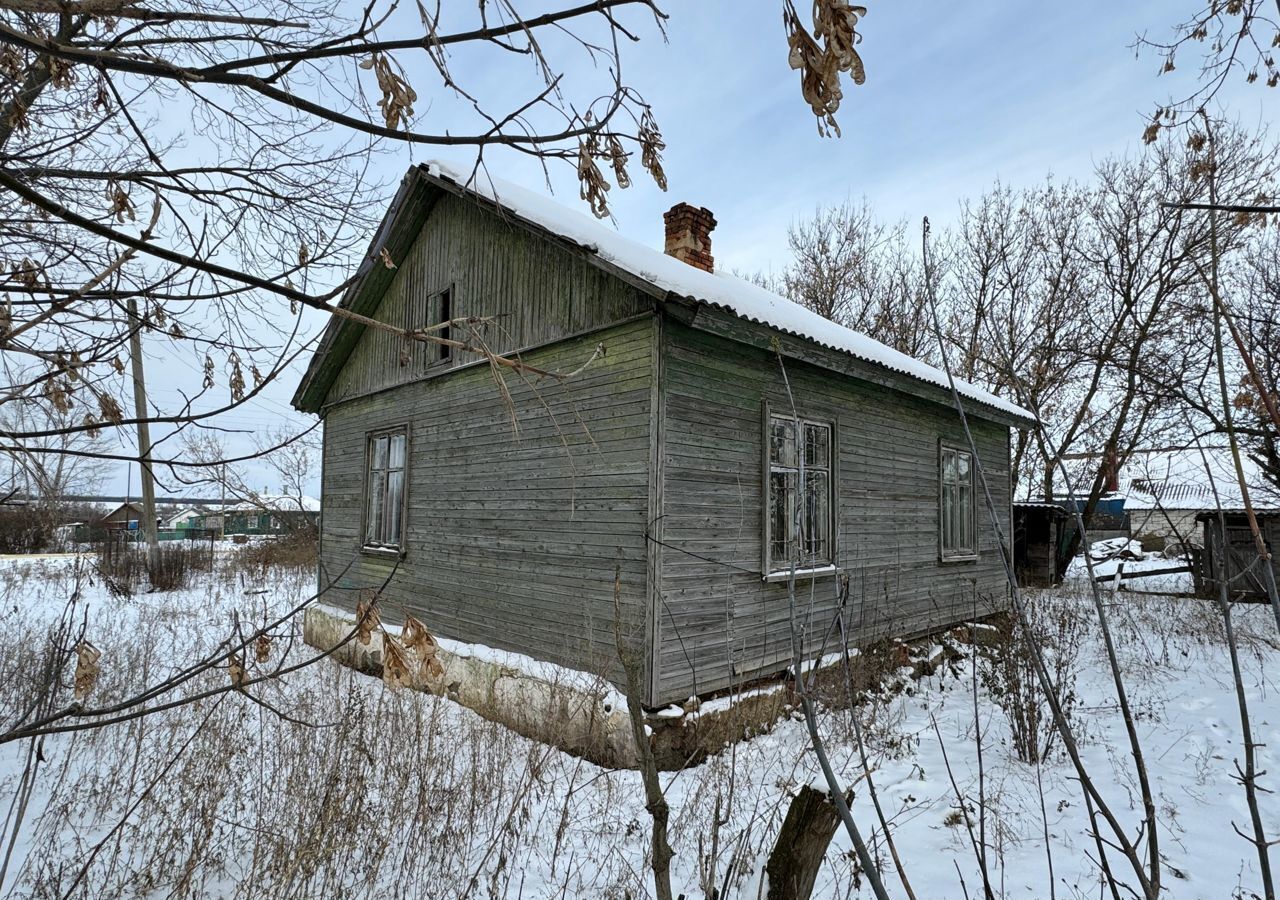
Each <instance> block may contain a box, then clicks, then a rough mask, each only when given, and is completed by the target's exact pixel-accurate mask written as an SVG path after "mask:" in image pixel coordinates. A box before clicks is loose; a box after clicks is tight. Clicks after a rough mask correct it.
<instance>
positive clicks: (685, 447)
mask: <svg viewBox="0 0 1280 900" xmlns="http://www.w3.org/2000/svg"><path fill="white" fill-rule="evenodd" d="M663 333H664V337H663V342H662V343H663V354H664V356H663V367H664V368H663V376H662V391H663V403H664V405H665V415H664V417H663V423H662V426H663V431H662V446H663V451H662V461H663V466H664V469H665V472H664V481H663V487H662V497H663V510H662V511H663V513H664V515H663V518H662V523H663V534H662V538H663V542H664V544H665V545H666V546H664V548H663V550H662V574H661V581H660V594H661V598H660V604H659V605H660V611H659V629H660V631H659V633H660V641H659V642H660V649H659V652H660V663H659V665H660V668H659V672H660V675H659V681H660V687H659V691H658V694H659V695H660V696H661V698H662V699H664V700H667V699H675V698H679V697H684V696H687V695H689V694H691V693H695V692H706V691H711V690H717V689H721V688H725V687H728V686H730V685H731V684H733V683H736V682H739V681H743V680H747V679H749V678H752V677H754V676H758V675H764V674H768V673H772V672H775V671H778V670H779V669H780V668H782V667H784V666H785V665H786V664H787V662H788V661H789V660H790V658H791V629H790V610H789V607H788V598H787V590H786V585H785V584H776V583H772V584H771V583H765V582H764V581H763V580H762V575H761V566H762V560H761V556H762V554H761V541H762V519H761V516H762V510H763V495H762V489H761V485H762V480H763V476H762V470H763V462H762V453H763V447H762V429H763V426H762V406H763V403H764V402H765V401H768V403H769V404H770V405H771V407H772V408H773V409H774V410H775V411H779V410H782V411H786V410H789V409H790V404H789V401H788V397H787V391H786V387H785V386H784V383H783V379H782V373H781V370H780V367H779V363H778V358H777V356H776V354H774V353H771V352H769V350H768V349H765V348H759V347H751V346H747V345H746V344H742V343H738V342H735V341H731V340H728V339H726V338H724V337H721V336H718V335H713V334H709V333H706V332H704V331H701V330H695V329H693V328H690V327H687V326H685V325H681V324H677V323H676V322H673V321H671V320H669V319H668V320H667V321H665V322H664V329H663ZM787 376H788V377H789V379H790V386H791V391H792V393H793V394H794V397H795V402H796V405H797V407H798V411H799V412H800V414H801V415H802V416H808V417H812V418H816V419H825V420H828V421H831V422H834V423H835V425H836V430H835V445H836V446H835V455H836V460H837V472H836V475H835V483H836V485H837V491H836V505H837V510H838V515H837V521H838V535H837V542H836V547H837V564H838V565H839V567H840V569H841V570H842V571H843V572H845V573H847V574H848V576H849V579H850V605H849V608H848V609H849V621H848V624H849V625H850V626H851V627H852V629H853V631H854V636H855V637H856V638H857V639H862V640H865V639H870V638H873V637H877V636H883V635H887V634H893V635H901V636H908V635H912V634H917V633H921V632H924V631H927V630H930V629H933V628H936V627H939V626H942V625H945V624H948V623H950V622H954V621H957V620H960V619H964V618H966V617H968V616H971V615H972V614H973V612H974V608H975V603H976V604H977V605H978V606H979V607H980V608H982V609H989V608H990V607H991V606H992V605H993V604H995V605H1002V604H1003V603H1004V602H1005V600H1006V598H1007V586H1006V581H1005V576H1004V571H1003V568H1002V565H1001V562H1000V559H999V555H998V550H997V543H996V537H995V533H994V529H993V528H992V527H991V524H990V520H989V517H988V516H987V514H986V510H985V506H984V505H983V504H982V502H981V499H979V509H978V512H979V515H978V522H979V534H980V546H979V549H980V559H979V560H978V561H977V562H956V563H940V562H939V560H938V518H939V510H938V490H939V484H938V477H939V476H938V462H937V460H938V444H939V439H940V438H945V439H946V440H948V441H949V442H953V443H954V444H956V445H958V446H964V434H963V431H962V429H961V426H960V422H959V419H958V417H957V416H956V415H955V413H954V412H952V411H950V409H949V408H948V407H946V406H943V405H941V404H939V403H936V402H930V401H929V400H926V399H923V398H921V397H916V396H911V395H908V394H905V393H900V392H896V391H892V390H890V389H888V388H886V387H883V386H881V385H877V384H873V383H870V382H868V381H863V380H859V379H855V378H850V377H845V376H841V375H839V374H836V373H833V372H831V371H828V370H825V369H821V368H818V367H816V366H812V365H808V364H806V363H803V362H799V361H795V360H789V361H788V363H787ZM971 426H972V428H973V430H974V437H975V439H976V441H977V442H978V445H979V451H980V457H981V460H982V463H983V465H984V467H985V469H986V473H987V477H988V479H989V481H990V484H991V487H992V492H993V495H994V500H995V503H996V506H997V508H998V509H999V510H1000V514H1001V518H1002V520H1003V521H1004V528H1005V532H1006V534H1007V533H1008V517H1009V499H1010V498H1009V489H1008V473H1009V454H1008V430H1007V428H1006V427H1005V426H1003V425H996V424H993V423H989V422H984V421H982V420H979V419H972V420H971ZM708 560H710V561H708ZM837 585H838V580H837V578H835V577H833V576H826V577H818V578H815V579H812V580H802V581H800V582H799V583H798V589H797V618H798V621H800V622H801V624H802V627H803V641H804V647H805V650H806V652H814V651H815V650H817V648H818V647H819V646H820V645H821V644H822V643H823V640H824V636H825V635H826V632H827V628H828V626H829V625H830V624H831V622H832V618H833V611H834V609H835V606H836V603H835V600H836V594H837V589H838V588H837ZM829 646H830V648H831V649H834V648H835V647H838V643H832V644H831V645H829Z"/></svg>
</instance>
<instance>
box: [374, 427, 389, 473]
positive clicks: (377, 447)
mask: <svg viewBox="0 0 1280 900" xmlns="http://www.w3.org/2000/svg"><path fill="white" fill-rule="evenodd" d="M387 444H388V439H387V436H386V435H385V434H384V435H383V436H382V437H380V438H374V440H373V468H374V469H379V470H381V469H385V468H386V467H387Z"/></svg>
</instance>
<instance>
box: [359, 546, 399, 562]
mask: <svg viewBox="0 0 1280 900" xmlns="http://www.w3.org/2000/svg"><path fill="white" fill-rule="evenodd" d="M360 552H361V553H362V554H364V555H365V556H372V557H374V558H375V559H387V560H392V559H403V558H404V551H403V550H401V549H400V548H398V547H370V546H368V545H366V546H364V547H361V548H360Z"/></svg>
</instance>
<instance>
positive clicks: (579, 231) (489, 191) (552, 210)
mask: <svg viewBox="0 0 1280 900" xmlns="http://www.w3.org/2000/svg"><path fill="white" fill-rule="evenodd" d="M426 171H427V173H428V174H429V175H430V176H431V177H434V178H441V179H444V180H446V181H450V182H453V183H454V184H456V185H458V186H459V187H462V188H464V189H466V190H469V191H471V192H473V193H475V194H478V195H479V196H481V197H484V198H485V199H487V200H489V201H491V202H494V203H496V204H498V205H499V206H501V207H503V208H504V209H506V210H508V211H509V212H511V213H512V214H513V215H515V216H517V217H519V218H521V219H524V220H526V221H528V222H531V223H533V224H534V225H538V226H540V227H542V228H545V229H546V230H547V231H550V232H552V233H554V234H557V235H559V236H561V237H564V238H567V239H569V240H571V241H573V242H574V243H576V244H580V245H582V246H583V247H585V248H586V249H588V250H590V251H592V252H593V253H596V254H597V255H599V256H600V257H601V258H602V259H604V260H605V261H607V262H610V263H612V264H613V265H615V266H617V267H618V268H620V269H622V270H624V271H626V272H629V273H631V274H632V275H635V276H637V277H639V278H642V279H644V280H645V281H647V282H649V283H651V284H653V285H656V286H658V287H660V288H662V289H664V290H667V291H670V292H672V293H674V294H677V295H680V296H682V297H691V298H693V299H694V300H698V301H701V302H703V303H707V304H710V305H712V306H718V307H722V308H724V309H727V310H729V311H730V312H732V313H734V314H735V315H738V316H740V317H742V318H744V319H748V320H750V321H752V322H756V323H758V324H762V325H768V326H770V327H773V328H777V329H779V330H780V331H785V332H789V333H791V334H795V335H799V336H800V337H804V338H808V339H810V340H812V341H816V342H817V343H819V344H822V345H823V346H825V347H829V348H831V349H833V350H841V351H844V352H845V353H848V354H850V355H851V356H856V357H858V358H859V359H863V360H866V361H867V362H872V363H875V364H877V365H880V366H883V367H885V368H887V369H892V370H893V371H896V372H902V373H905V374H907V375H911V376H914V377H915V378H918V379H920V380H921V381H925V382H928V383H929V384H933V385H937V386H939V387H943V388H948V389H949V385H948V383H947V376H946V373H945V372H943V371H942V370H940V369H937V368H935V367H933V366H931V365H928V364H927V363H923V362H921V361H920V360H918V359H915V358H913V357H910V356H907V355H906V354H905V353H901V352H899V351H897V350H894V349H893V348H892V347H887V346H885V345H884V344H882V343H880V342H879V341H876V340H873V339H871V338H869V337H867V336H866V335H865V334H861V333H859V332H857V331H854V330H852V329H850V328H845V327H844V326H843V325H837V324H836V323H835V322H832V321H830V320H829V319H824V318H823V317H822V316H820V315H818V314H817V313H815V312H812V311H811V310H808V309H805V308H804V307H803V306H801V305H799V304H798V303H794V302H792V301H790V300H788V299H787V298H785V297H783V296H781V295H779V294H775V293H774V292H773V291H770V290H767V289H765V288H762V287H759V286H758V285H754V284H751V283H750V282H747V281H744V280H742V279H741V278H737V277H735V276H733V275H729V274H726V273H723V272H714V273H712V272H704V271H703V270H702V269H698V268H695V267H693V266H691V265H688V264H687V263H684V262H681V261H680V260H678V259H676V258H675V257H672V256H668V255H667V254H665V253H663V252H662V251H661V250H655V249H654V248H652V247H648V246H646V245H644V244H641V243H639V242H637V241H632V240H630V239H628V238H625V237H623V236H622V235H620V234H618V233H617V232H616V231H614V230H613V229H611V228H608V227H606V226H605V225H603V224H601V223H600V222H599V221H597V220H595V219H593V218H591V217H589V216H587V215H586V214H584V213H581V212H578V211H577V210H573V209H569V208H568V207H565V206H563V205H561V204H559V203H557V202H556V201H554V200H552V199H550V198H549V197H545V196H543V195H542V194H538V193H535V192H534V191H531V190H529V189H527V188H523V187H520V186H519V185H517V184H513V183H511V182H508V181H504V180H502V179H499V178H492V177H490V176H488V175H487V174H484V173H477V175H476V177H475V178H474V179H472V178H471V169H470V168H469V167H466V168H463V167H458V166H454V165H452V164H450V163H447V162H442V161H439V160H433V161H431V162H429V163H427V165H426ZM956 389H957V390H958V392H959V393H960V395H961V396H963V397H967V398H968V399H970V400H975V401H977V402H979V403H982V404H985V405H987V406H989V407H992V408H993V409H997V410H999V411H1001V412H1003V413H1006V414H1008V415H1012V416H1016V417H1018V418H1021V419H1028V420H1032V421H1034V419H1035V416H1033V415H1032V414H1031V413H1029V412H1027V411H1026V410H1025V409H1022V408H1021V407H1019V406H1016V405H1014V404H1012V403H1009V402H1008V401H1007V400H1002V399H1001V398H999V397H997V396H996V395H994V394H992V393H989V392H988V391H985V390H983V389H982V388H979V387H977V386H975V385H972V384H969V383H968V382H965V381H961V380H960V379H956Z"/></svg>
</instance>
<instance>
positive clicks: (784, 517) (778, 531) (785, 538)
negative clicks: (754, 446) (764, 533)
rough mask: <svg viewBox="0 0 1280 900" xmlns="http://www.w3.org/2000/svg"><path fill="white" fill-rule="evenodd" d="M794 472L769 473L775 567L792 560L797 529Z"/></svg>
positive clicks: (770, 535) (770, 515)
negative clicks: (792, 549) (794, 536)
mask: <svg viewBox="0 0 1280 900" xmlns="http://www.w3.org/2000/svg"><path fill="white" fill-rule="evenodd" d="M795 488H796V475H795V473H794V472H772V473H770V475H769V538H770V548H769V550H770V554H771V556H772V562H773V565H774V566H775V567H779V566H780V565H784V564H786V563H788V562H790V560H791V556H792V553H791V548H792V547H793V544H794V541H793V535H794V530H795V521H794V518H793V516H794V510H795Z"/></svg>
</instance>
